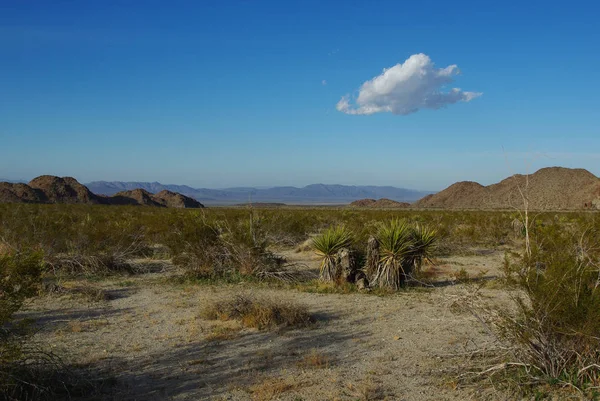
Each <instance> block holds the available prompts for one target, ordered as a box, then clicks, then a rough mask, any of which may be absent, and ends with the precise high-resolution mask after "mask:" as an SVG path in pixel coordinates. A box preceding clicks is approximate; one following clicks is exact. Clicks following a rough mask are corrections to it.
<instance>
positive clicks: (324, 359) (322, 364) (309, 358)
mask: <svg viewBox="0 0 600 401" xmlns="http://www.w3.org/2000/svg"><path fill="white" fill-rule="evenodd" d="M330 363H331V359H330V358H329V356H328V355H327V354H324V353H322V352H320V351H319V350H317V349H312V350H311V351H310V353H308V354H306V355H305V356H304V357H303V358H302V359H301V360H300V361H299V362H298V366H299V367H303V368H312V369H326V368H328V367H329V365H330Z"/></svg>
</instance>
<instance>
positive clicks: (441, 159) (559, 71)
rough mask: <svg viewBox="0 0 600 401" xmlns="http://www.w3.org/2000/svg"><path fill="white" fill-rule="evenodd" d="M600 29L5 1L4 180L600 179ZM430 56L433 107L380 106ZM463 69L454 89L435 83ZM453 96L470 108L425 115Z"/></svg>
mask: <svg viewBox="0 0 600 401" xmlns="http://www.w3.org/2000/svg"><path fill="white" fill-rule="evenodd" d="M488 3H489V4H488ZM599 12H600V5H596V4H595V2H592V1H587V2H581V1H570V2H548V1H544V2H541V1H527V2H522V1H520V2H516V1H514V2H511V1H504V2H481V1H468V2H467V1H453V2H448V1H420V2H416V1H415V2H404V1H397V0H396V1H377V2H366V1H364V2H357V1H344V2H341V1H340V2H336V1H327V2H323V1H302V2H300V1H298V2H291V1H290V2H283V1H258V0H257V1H172V2H171V1H169V2H167V1H150V0H148V1H109V0H105V1H52V2H49V1H14V0H11V1H8V0H0V143H1V144H2V145H1V147H0V177H2V178H9V179H18V178H25V179H29V178H32V177H34V176H37V175H40V174H54V175H61V176H64V175H69V176H74V177H76V178H78V179H79V180H80V181H83V182H88V181H92V180H122V181H160V182H163V183H173V184H189V185H193V186H203V187H228V186H242V185H243V186H250V185H254V186H275V185H296V186H300V185H306V184H310V183H317V182H321V183H339V184H357V185H358V184H373V185H395V186H402V187H409V188H416V189H425V190H439V189H442V188H444V187H445V186H447V185H449V184H451V183H453V182H455V181H459V180H474V181H479V182H481V183H483V184H489V183H492V182H496V181H499V180H500V179H502V178H504V177H506V176H508V175H510V174H512V173H515V172H528V171H529V172H533V171H535V170H536V169H537V168H539V167H543V166H554V165H561V166H566V167H582V168H587V169H588V170H590V171H591V172H593V173H594V174H596V175H600V167H598V166H599V162H600V132H599V131H600V128H599V127H600V100H599V98H598V89H599V88H600V74H598V72H597V71H598V66H599V65H600V29H598V26H597V15H598V13H599ZM419 54H424V55H426V57H427V59H424V58H421V59H419V60H420V61H423V62H424V63H425V64H424V65H425V66H424V67H423V68H422V69H420V70H419V69H418V70H415V71H416V72H415V74H413V75H411V77H413V78H414V77H417V78H415V79H417V80H419V79H420V81H416V82H417V84H418V85H421V86H419V88H421V89H422V90H421V89H419V90H416V91H413V92H410V91H408V92H405V91H404V89H405V87H403V86H402V85H403V84H402V83H401V82H400V81H398V80H396V81H394V82H391V83H390V80H392V81H393V79H396V78H393V77H391V78H390V77H387V76H385V77H384V76H382V77H380V78H377V79H379V80H380V81H381V80H387V81H386V82H383V81H382V82H380V83H381V84H382V85H383V86H382V85H379V84H373V85H372V86H369V83H368V81H370V80H372V79H374V78H375V77H378V76H380V75H382V72H383V69H384V68H388V69H389V68H391V67H394V66H396V65H398V64H400V65H399V66H397V67H395V68H394V69H391V70H390V74H391V73H392V72H394V71H396V72H398V74H399V75H397V76H402V74H405V73H407V71H408V69H404V70H402V69H401V67H402V63H404V62H405V61H406V60H408V59H409V58H410V57H411V56H413V55H419ZM413 60H416V59H413ZM427 60H429V61H427ZM406 65H408V64H406ZM452 65H456V66H457V68H458V69H460V74H454V73H453V75H452V77H451V78H449V79H448V81H447V82H442V83H441V84H439V85H437V86H435V87H433V86H431V85H433V84H432V82H433V81H427V80H425V79H429V78H423V76H426V77H430V76H431V74H438V73H439V72H440V71H441V69H444V68H446V67H449V66H452ZM420 71H421V72H422V71H426V72H428V74H421V75H419V72H420ZM455 72H458V70H456V71H455ZM418 77H421V78H418ZM397 79H399V78H397ZM450 81H453V82H450ZM373 82H374V81H373ZM399 82H400V83H399ZM363 84H365V86H363ZM430 84H431V85H430ZM377 85H379V86H377ZM386 85H387V86H386ZM389 85H392V86H391V87H392V88H393V91H392V92H389V91H388V92H386V90H385V88H386V87H390V86H389ZM382 88H383V89H382ZM452 88H461V90H462V91H463V92H457V93H458V95H459V97H460V99H461V100H462V101H457V100H456V99H455V101H449V100H447V99H446V98H445V97H442V98H441V99H442V100H441V101H440V102H441V103H440V102H438V103H436V105H435V107H440V106H444V107H441V108H438V109H431V108H427V107H420V106H419V105H421V104H423V101H424V99H429V100H427V101H428V102H430V99H431V94H432V93H434V94H440V93H442V94H446V95H444V96H449V95H447V94H448V92H449V91H451V90H452ZM432 91H433V92H432ZM465 93H474V94H477V96H473V98H472V99H471V98H469V101H464V100H466V99H467V97H465V96H466V95H464V94H465ZM344 96H348V98H347V99H348V101H349V107H348V108H346V109H344V108H343V107H339V106H338V107H337V108H339V109H341V110H342V111H346V112H349V113H355V114H347V113H344V112H341V111H339V110H338V109H337V108H336V105H338V104H339V102H340V100H342V98H343V97H344ZM461 96H462V97H461ZM444 99H446V100H444ZM457 99H458V98H457ZM360 102H363V103H360ZM386 102H387V103H386ZM415 105H416V106H415ZM413 106H415V107H416V109H418V111H416V112H406V110H410V111H413ZM407 107H408V108H407ZM369 110H371V111H372V110H377V112H372V113H371V111H369ZM387 110H392V111H393V112H388V111H387ZM405 112H406V113H405ZM369 113H370V114H369ZM394 113H396V114H394ZM403 113H404V114H403ZM356 114H359V115H356Z"/></svg>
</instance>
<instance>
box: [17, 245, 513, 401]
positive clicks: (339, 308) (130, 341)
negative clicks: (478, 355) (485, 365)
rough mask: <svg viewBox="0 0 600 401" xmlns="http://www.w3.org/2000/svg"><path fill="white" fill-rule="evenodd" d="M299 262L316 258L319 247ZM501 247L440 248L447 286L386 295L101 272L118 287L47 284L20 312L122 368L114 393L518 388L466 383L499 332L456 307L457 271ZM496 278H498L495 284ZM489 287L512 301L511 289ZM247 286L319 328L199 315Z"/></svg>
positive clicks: (80, 360) (112, 371)
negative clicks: (458, 251)
mask: <svg viewBox="0 0 600 401" xmlns="http://www.w3.org/2000/svg"><path fill="white" fill-rule="evenodd" d="M286 256H287V257H288V258H289V259H291V261H292V262H296V263H299V265H300V266H303V267H304V268H307V269H315V268H316V266H317V265H318V261H317V260H316V259H315V258H314V257H313V256H312V255H311V254H310V253H309V252H299V253H297V252H293V251H289V252H288V253H287V254H286ZM501 263H502V253H501V252H493V251H489V252H487V251H482V252H478V253H476V254H474V255H473V256H461V257H451V258H440V259H438V260H437V266H435V267H431V268H430V269H435V274H436V275H437V276H438V284H439V285H438V286H436V287H435V288H431V289H427V290H410V291H405V292H400V293H398V294H394V295H388V296H383V297H378V296H375V295H372V294H368V293H364V294H363V293H353V294H314V293H307V292H300V291H298V290H295V289H270V288H262V287H260V288H256V287H252V286H251V285H246V284H238V285H232V286H218V287H213V286H200V285H194V286H192V285H187V286H186V285H174V284H168V283H165V282H164V280H163V279H162V278H163V276H164V275H168V274H172V273H170V272H167V273H153V274H146V275H141V276H134V277H126V278H120V279H112V280H109V281H103V282H98V283H94V285H96V286H99V287H102V288H103V289H105V290H106V291H107V292H108V293H109V295H110V297H111V299H110V300H108V301H100V302H92V301H89V300H86V299H84V298H83V297H81V296H78V295H77V296H74V295H56V294H55V295H48V296H44V297H42V298H39V299H37V300H35V301H34V302H33V303H31V304H29V305H28V306H27V307H26V308H25V310H24V311H23V312H22V313H21V315H22V316H23V317H27V318H31V319H34V320H35V322H36V324H37V326H38V327H39V332H38V333H37V334H36V335H35V340H36V341H38V342H40V343H41V344H43V345H44V346H47V347H50V348H51V349H52V350H53V351H55V352H56V353H57V354H59V355H68V358H67V359H66V362H69V363H77V364H89V365H90V366H92V367H94V369H96V371H97V372H98V373H97V374H99V375H100V374H101V375H107V376H114V377H116V379H117V385H116V386H114V387H113V388H111V389H109V390H107V394H106V397H105V398H106V399H115V400H208V399H214V400H270V399H274V400H279V399H280V400H294V401H299V400H375V399H387V400H432V399H435V400H464V399H509V398H508V397H507V396H505V395H502V394H499V393H494V392H493V391H492V390H490V389H489V388H488V389H485V388H484V387H483V386H481V387H467V388H465V387H458V388H456V380H455V377H456V375H457V374H458V373H459V372H460V371H461V370H467V369H469V361H468V360H467V358H466V357H465V356H464V355H466V354H468V353H469V352H471V351H473V350H476V349H482V348H489V347H493V341H494V339H493V338H492V337H491V336H490V335H489V334H488V333H487V332H486V331H485V330H484V328H483V327H482V326H481V325H480V324H479V323H478V322H477V320H476V319H475V318H474V317H472V316H471V315H470V314H468V313H460V312H456V311H455V310H454V309H453V308H451V304H452V300H453V299H456V297H458V296H459V295H461V294H464V293H465V291H466V289H465V286H464V285H462V284H456V283H454V282H452V280H450V279H449V278H450V277H451V276H452V272H453V271H457V270H459V269H461V268H464V269H465V270H466V271H467V272H468V273H469V274H471V275H473V276H475V275H477V274H479V273H480V272H482V271H484V272H485V276H486V277H487V278H490V277H493V276H495V275H497V274H499V269H500V266H501ZM490 287H493V286H490ZM483 291H485V295H486V297H488V298H489V299H491V300H492V301H493V300H495V299H497V300H498V302H503V301H504V298H503V297H505V295H503V292H502V291H500V290H495V289H493V288H485V289H484V290H483ZM239 293H252V294H258V295H261V296H267V297H269V298H272V299H286V300H293V301H295V302H297V303H301V304H304V305H306V306H308V309H309V311H310V312H311V313H312V314H314V315H315V316H316V318H317V323H316V324H315V326H314V327H311V328H308V329H296V330H282V331H276V332H259V331H256V330H250V329H242V328H241V327H239V326H238V324H237V323H235V322H221V321H208V320H204V319H202V318H201V317H200V314H199V312H200V310H201V308H202V306H203V305H205V304H206V303H207V302H210V301H212V300H215V299H225V298H228V297H232V296H234V295H235V294H239Z"/></svg>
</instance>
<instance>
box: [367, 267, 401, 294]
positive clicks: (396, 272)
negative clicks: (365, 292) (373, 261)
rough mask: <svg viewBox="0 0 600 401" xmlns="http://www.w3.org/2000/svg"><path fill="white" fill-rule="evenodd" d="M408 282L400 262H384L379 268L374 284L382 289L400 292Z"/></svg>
mask: <svg viewBox="0 0 600 401" xmlns="http://www.w3.org/2000/svg"><path fill="white" fill-rule="evenodd" d="M405 282H406V274H405V272H404V269H403V267H402V264H401V263H400V262H396V261H393V262H384V263H380V264H379V265H378V267H377V270H376V273H375V277H374V278H373V284H374V285H376V286H378V287H381V288H389V289H392V290H399V289H400V288H402V287H403V286H404V284H405Z"/></svg>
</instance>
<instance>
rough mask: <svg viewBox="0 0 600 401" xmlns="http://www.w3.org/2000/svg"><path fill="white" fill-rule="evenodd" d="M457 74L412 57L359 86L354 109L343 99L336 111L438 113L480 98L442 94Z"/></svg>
mask: <svg viewBox="0 0 600 401" xmlns="http://www.w3.org/2000/svg"><path fill="white" fill-rule="evenodd" d="M459 73H460V71H459V69H458V67H457V66H456V65H450V66H448V67H446V68H435V66H434V63H433V62H432V61H431V59H430V58H429V56H427V55H425V54H423V53H420V54H413V55H412V56H410V57H409V58H408V59H407V60H406V61H405V62H404V63H403V64H396V65H395V66H393V67H391V68H387V69H384V70H383V72H382V73H381V75H379V76H376V77H375V78H373V79H371V80H369V81H367V82H365V83H364V84H362V86H361V87H360V90H359V93H358V97H357V98H356V101H355V104H354V105H353V104H352V103H351V100H350V97H349V96H348V95H346V96H343V97H342V98H341V99H340V101H339V102H338V103H337V105H336V108H337V109H338V111H341V112H342V113H346V114H358V115H369V114H375V113H382V112H390V113H393V114H399V115H407V114H410V113H414V112H416V111H419V109H439V108H441V107H444V106H447V105H449V104H453V103H456V102H461V101H462V102H469V101H471V100H473V99H475V98H476V97H479V96H481V95H482V93H480V92H464V91H462V90H460V89H459V88H452V89H450V90H445V91H444V86H445V85H448V84H450V83H452V82H453V81H454V79H453V77H455V76H456V75H458V74H459Z"/></svg>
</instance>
